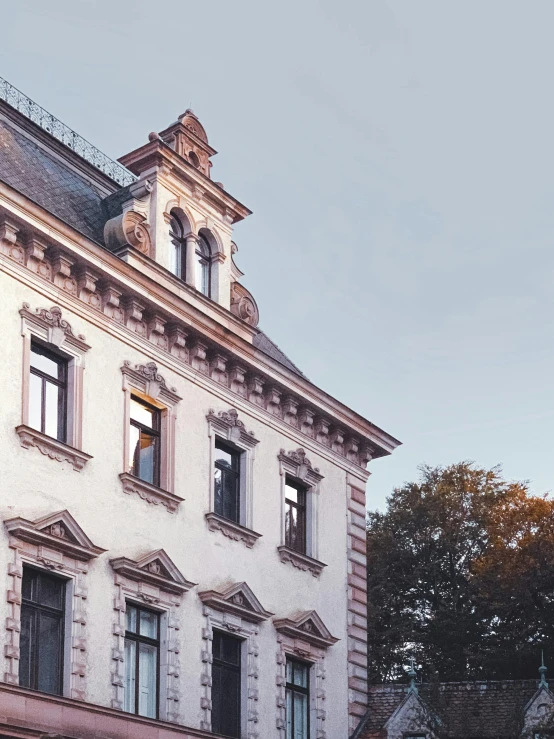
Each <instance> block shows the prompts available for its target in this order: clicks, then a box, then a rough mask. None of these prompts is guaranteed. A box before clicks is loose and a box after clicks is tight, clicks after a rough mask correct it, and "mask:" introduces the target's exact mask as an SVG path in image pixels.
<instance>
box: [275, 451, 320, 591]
mask: <svg viewBox="0 0 554 739" xmlns="http://www.w3.org/2000/svg"><path fill="white" fill-rule="evenodd" d="M278 459H279V471H280V476H281V496H282V497H281V500H282V518H281V542H282V543H281V545H280V546H279V547H278V552H279V556H280V559H281V561H282V562H288V563H290V564H292V565H293V566H294V567H297V568H298V569H301V570H305V571H310V572H311V573H312V575H314V577H318V576H319V575H320V574H321V572H322V570H323V568H324V567H325V566H326V565H325V564H324V563H323V562H320V561H319V559H318V537H317V530H318V526H317V513H318V498H319V485H320V483H321V481H322V480H323V475H321V474H320V472H319V470H318V468H317V467H314V466H313V465H312V463H311V462H310V460H309V459H308V458H307V457H306V452H305V451H304V449H301V448H300V449H297V450H296V451H291V452H285V450H284V449H281V452H280V454H279V457H278Z"/></svg>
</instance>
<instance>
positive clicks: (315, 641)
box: [273, 611, 340, 648]
mask: <svg viewBox="0 0 554 739" xmlns="http://www.w3.org/2000/svg"><path fill="white" fill-rule="evenodd" d="M273 625H274V626H275V629H276V630H277V631H279V632H280V633H281V634H286V635H287V636H291V637H293V638H294V639H301V640H302V641H306V642H308V644H312V645H313V646H315V647H321V648H327V647H331V646H333V644H336V643H337V642H338V641H340V640H339V639H337V638H336V637H335V636H332V635H331V632H330V631H329V629H328V628H327V627H326V626H325V624H324V623H323V621H322V620H321V617H320V616H318V614H317V613H316V611H304V612H302V613H295V614H293V615H292V616H290V617H289V618H274V619H273Z"/></svg>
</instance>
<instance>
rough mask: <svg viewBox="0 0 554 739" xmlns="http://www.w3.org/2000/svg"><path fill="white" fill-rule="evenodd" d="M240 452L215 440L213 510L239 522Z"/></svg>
mask: <svg viewBox="0 0 554 739" xmlns="http://www.w3.org/2000/svg"><path fill="white" fill-rule="evenodd" d="M240 459H241V453H240V452H238V451H237V450H236V449H233V447H230V446H228V445H227V444H224V443H223V442H221V441H219V440H216V442H215V469H214V510H215V512H216V513H217V514H218V515H220V516H223V517H224V518H228V519H229V520H230V521H235V523H240V514H241V511H240Z"/></svg>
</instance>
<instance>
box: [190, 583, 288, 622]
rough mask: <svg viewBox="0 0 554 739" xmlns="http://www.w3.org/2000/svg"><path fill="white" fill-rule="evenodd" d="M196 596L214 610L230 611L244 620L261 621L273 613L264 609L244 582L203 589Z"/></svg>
mask: <svg viewBox="0 0 554 739" xmlns="http://www.w3.org/2000/svg"><path fill="white" fill-rule="evenodd" d="M198 597H199V598H200V600H201V601H202V603H204V605H206V606H210V607H211V608H214V609H215V610H216V611H223V612H224V613H232V614H233V615H235V616H240V617H241V618H244V620H245V621H252V622H253V623H261V622H262V621H267V619H268V618H271V616H273V615H274V614H273V613H271V612H270V611H266V610H265V608H264V607H263V606H262V604H261V603H260V601H259V600H258V599H257V598H256V596H255V595H254V593H253V592H252V590H251V589H250V588H249V586H248V585H247V584H246V583H245V582H239V583H234V584H232V585H229V586H227V587H225V588H224V589H223V590H203V591H202V592H200V593H198Z"/></svg>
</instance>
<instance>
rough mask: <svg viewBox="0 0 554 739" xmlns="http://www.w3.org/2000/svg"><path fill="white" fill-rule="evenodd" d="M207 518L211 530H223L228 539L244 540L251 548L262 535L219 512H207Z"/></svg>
mask: <svg viewBox="0 0 554 739" xmlns="http://www.w3.org/2000/svg"><path fill="white" fill-rule="evenodd" d="M205 518H206V521H207V522H208V528H209V530H210V531H221V533H222V534H223V535H224V536H226V537H227V538H228V539H232V540H233V541H242V542H244V543H245V544H246V546H247V547H248V548H249V549H252V547H253V546H254V544H255V543H256V542H257V541H258V539H259V538H260V537H261V536H262V534H258V532H257V531H253V530H252V529H248V528H246V527H245V526H241V525H240V524H238V523H235V522H234V521H229V519H228V518H223V516H219V515H218V514H217V513H206V516H205Z"/></svg>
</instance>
